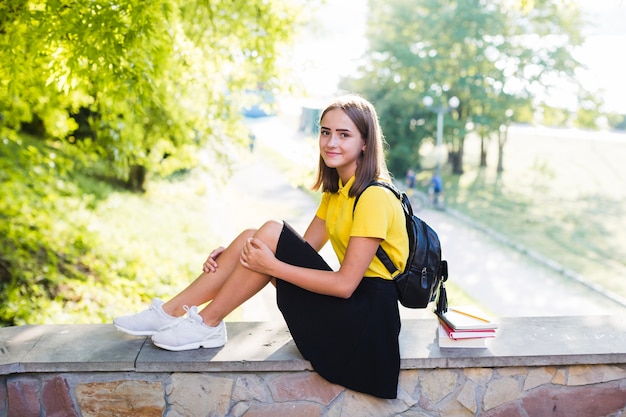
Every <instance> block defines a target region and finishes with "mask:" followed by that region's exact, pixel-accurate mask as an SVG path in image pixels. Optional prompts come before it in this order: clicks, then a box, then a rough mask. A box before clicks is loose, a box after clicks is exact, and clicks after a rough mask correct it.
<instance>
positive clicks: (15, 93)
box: [0, 0, 297, 178]
mask: <svg viewBox="0 0 626 417" xmlns="http://www.w3.org/2000/svg"><path fill="white" fill-rule="evenodd" d="M0 7H2V12H3V13H2V17H1V18H0V19H1V20H0V34H1V37H0V59H1V62H2V65H1V66H0V80H2V81H1V83H0V113H1V114H2V119H3V123H2V127H3V129H4V132H5V133H4V135H8V133H7V130H9V131H11V130H13V131H18V130H20V129H21V128H22V127H23V126H24V125H25V124H29V123H31V124H32V123H33V122H34V123H36V124H38V125H39V126H40V129H38V132H37V133H42V134H45V135H46V136H47V137H51V138H57V139H61V140H67V141H68V142H70V143H79V142H80V143H79V145H80V146H81V147H82V149H83V150H84V151H85V152H95V153H97V154H98V155H99V156H100V157H101V158H103V159H105V160H106V161H109V162H110V166H111V167H112V168H113V170H114V172H115V173H116V174H117V176H119V177H121V178H125V177H127V176H128V174H129V172H130V170H129V168H130V167H131V166H133V165H140V166H143V167H145V168H147V170H148V171H149V172H152V171H156V172H163V173H168V172H171V171H172V170H175V169H179V168H181V167H183V166H185V165H187V166H188V165H190V164H192V163H193V158H194V157H195V156H194V155H195V149H196V147H197V146H198V145H202V146H204V145H207V146H209V147H210V150H211V152H212V153H213V154H216V155H220V156H222V157H224V158H226V157H227V156H228V154H229V153H228V148H229V146H228V141H227V138H230V137H233V136H234V137H236V136H237V135H234V134H233V133H234V132H236V131H237V129H239V127H238V124H237V123H236V117H237V115H238V114H239V111H240V109H241V106H242V104H243V98H244V97H245V94H244V93H245V91H246V90H256V89H258V88H259V86H263V88H265V89H269V90H270V91H271V90H272V89H274V88H276V87H277V86H278V80H279V77H278V74H279V73H278V68H277V62H278V59H279V55H280V46H281V45H282V44H284V43H285V42H287V41H288V40H289V38H290V28H291V27H292V26H293V24H294V22H295V19H296V16H297V15H296V10H294V9H293V8H290V7H289V6H288V2H281V1H272V2H264V1H203V0H197V1H178V0H160V1H154V2H141V1H137V0H117V1H85V0H76V1H71V0H39V1H35V0H33V1H28V2H26V1H23V0H8V1H6V2H3V4H2V6H0ZM79 128H82V130H81V129H79ZM85 132H87V134H84V133H85ZM164 156H167V158H164ZM168 159H169V160H168ZM172 161H175V162H172Z"/></svg>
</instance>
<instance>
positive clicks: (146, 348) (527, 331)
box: [0, 316, 626, 375]
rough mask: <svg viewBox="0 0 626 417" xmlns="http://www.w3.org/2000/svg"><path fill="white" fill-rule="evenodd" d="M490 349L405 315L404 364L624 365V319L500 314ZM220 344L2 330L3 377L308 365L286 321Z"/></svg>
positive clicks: (93, 329)
mask: <svg viewBox="0 0 626 417" xmlns="http://www.w3.org/2000/svg"><path fill="white" fill-rule="evenodd" d="M499 324H500V327H499V329H498V332H497V336H496V338H494V339H490V340H489V341H488V345H487V346H488V348H487V349H440V348H439V346H438V344H437V339H436V329H437V321H436V319H435V318H433V319H417V320H404V321H403V323H402V331H401V335H400V349H401V356H402V363H401V367H402V369H435V368H466V367H483V368H493V367H511V366H544V365H553V366H557V365H575V364H588V365H593V364H623V363H626V316H588V317H586V316H572V317H530V318H528V317H527V318H519V317H517V318H502V319H500V320H499ZM227 326H228V332H229V341H228V343H227V344H226V346H224V347H223V348H219V349H199V350H194V351H187V352H168V351H164V350H161V349H159V348H156V347H155V346H154V345H152V343H151V342H150V340H149V338H145V337H134V336H129V335H126V334H124V333H122V332H119V331H117V330H116V329H115V328H114V327H113V325H110V324H76V325H69V324H68V325H28V326H19V327H8V328H1V329H0V375H3V374H4V375H8V374H16V373H46V372H55V373H59V372H133V371H134V372H239V371H243V372H281V371H301V370H311V366H310V364H309V362H308V361H306V360H304V359H303V358H302V356H301V355H300V353H299V352H298V350H297V348H296V346H295V344H294V343H293V340H292V339H291V336H290V334H289V331H288V329H287V327H286V325H285V324H284V323H283V322H229V323H227Z"/></svg>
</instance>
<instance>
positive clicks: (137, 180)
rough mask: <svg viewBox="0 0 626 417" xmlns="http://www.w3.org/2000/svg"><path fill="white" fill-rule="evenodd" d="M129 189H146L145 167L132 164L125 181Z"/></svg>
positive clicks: (139, 190)
mask: <svg viewBox="0 0 626 417" xmlns="http://www.w3.org/2000/svg"><path fill="white" fill-rule="evenodd" d="M126 185H127V186H128V188H129V189H130V190H131V191H135V192H145V191H146V167H144V166H143V165H132V166H131V167H130V172H129V173H128V182H127V183H126Z"/></svg>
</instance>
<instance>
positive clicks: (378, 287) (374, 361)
mask: <svg viewBox="0 0 626 417" xmlns="http://www.w3.org/2000/svg"><path fill="white" fill-rule="evenodd" d="M276 257H277V258H278V259H280V260H281V261H283V262H287V263H289V264H292V265H297V266H302V267H307V268H314V269H322V270H328V271H330V270H331V268H330V267H329V266H328V264H327V263H326V262H325V261H324V259H323V258H322V257H321V256H320V255H319V254H318V253H317V252H316V251H315V250H314V249H313V248H312V247H311V246H310V245H309V244H308V243H307V242H305V241H304V239H303V238H302V237H300V235H298V233H297V232H295V231H294V230H293V229H292V228H291V227H290V226H289V225H288V224H287V223H285V225H284V227H283V230H282V232H281V236H280V239H279V241H278V245H277V248H276ZM276 289H277V292H276V294H277V295H276V297H277V303H278V308H279V309H280V311H281V312H282V314H283V317H284V318H285V321H286V322H287V326H288V327H289V331H290V332H291V336H292V337H293V340H294V342H295V344H296V346H297V347H298V349H299V350H300V353H302V356H303V357H304V358H305V359H306V360H308V361H309V362H311V365H312V366H313V369H315V371H316V372H317V373H318V374H320V375H321V376H322V377H323V378H324V379H326V380H327V381H329V382H332V383H335V384H339V385H343V386H344V387H346V388H349V389H352V390H355V391H359V392H363V393H366V394H370V395H374V396H376V397H380V398H396V396H397V390H398V375H399V373H400V350H399V345H398V336H399V334H400V313H399V311H398V292H397V289H396V285H395V283H394V282H393V281H389V280H385V279H382V278H363V279H362V280H361V283H360V284H359V286H358V287H357V289H356V290H355V291H354V293H353V294H352V296H351V297H350V298H348V299H343V298H338V297H332V296H327V295H322V294H318V293H314V292H311V291H307V290H305V289H302V288H300V287H298V286H296V285H293V284H290V283H288V282H286V281H283V280H280V279H277V280H276Z"/></svg>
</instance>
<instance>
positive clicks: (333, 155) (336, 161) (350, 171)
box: [319, 109, 365, 184]
mask: <svg viewBox="0 0 626 417" xmlns="http://www.w3.org/2000/svg"><path fill="white" fill-rule="evenodd" d="M319 146H320V155H321V156H322V159H323V160H324V163H325V164H326V166H327V167H329V168H335V169H336V170H337V173H338V174H339V177H340V178H341V181H342V182H343V183H344V184H345V183H346V182H348V180H349V179H350V178H351V177H352V176H353V175H354V174H355V172H356V167H357V163H358V160H359V158H360V156H361V152H363V151H364V150H365V141H364V140H363V138H362V137H361V133H360V132H359V129H357V127H356V125H355V124H354V123H353V122H352V120H351V119H350V118H349V117H348V115H347V114H346V113H345V112H344V111H343V110H340V109H333V110H330V111H328V112H327V113H326V114H325V115H324V117H323V118H322V120H321V122H320V140H319Z"/></svg>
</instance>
